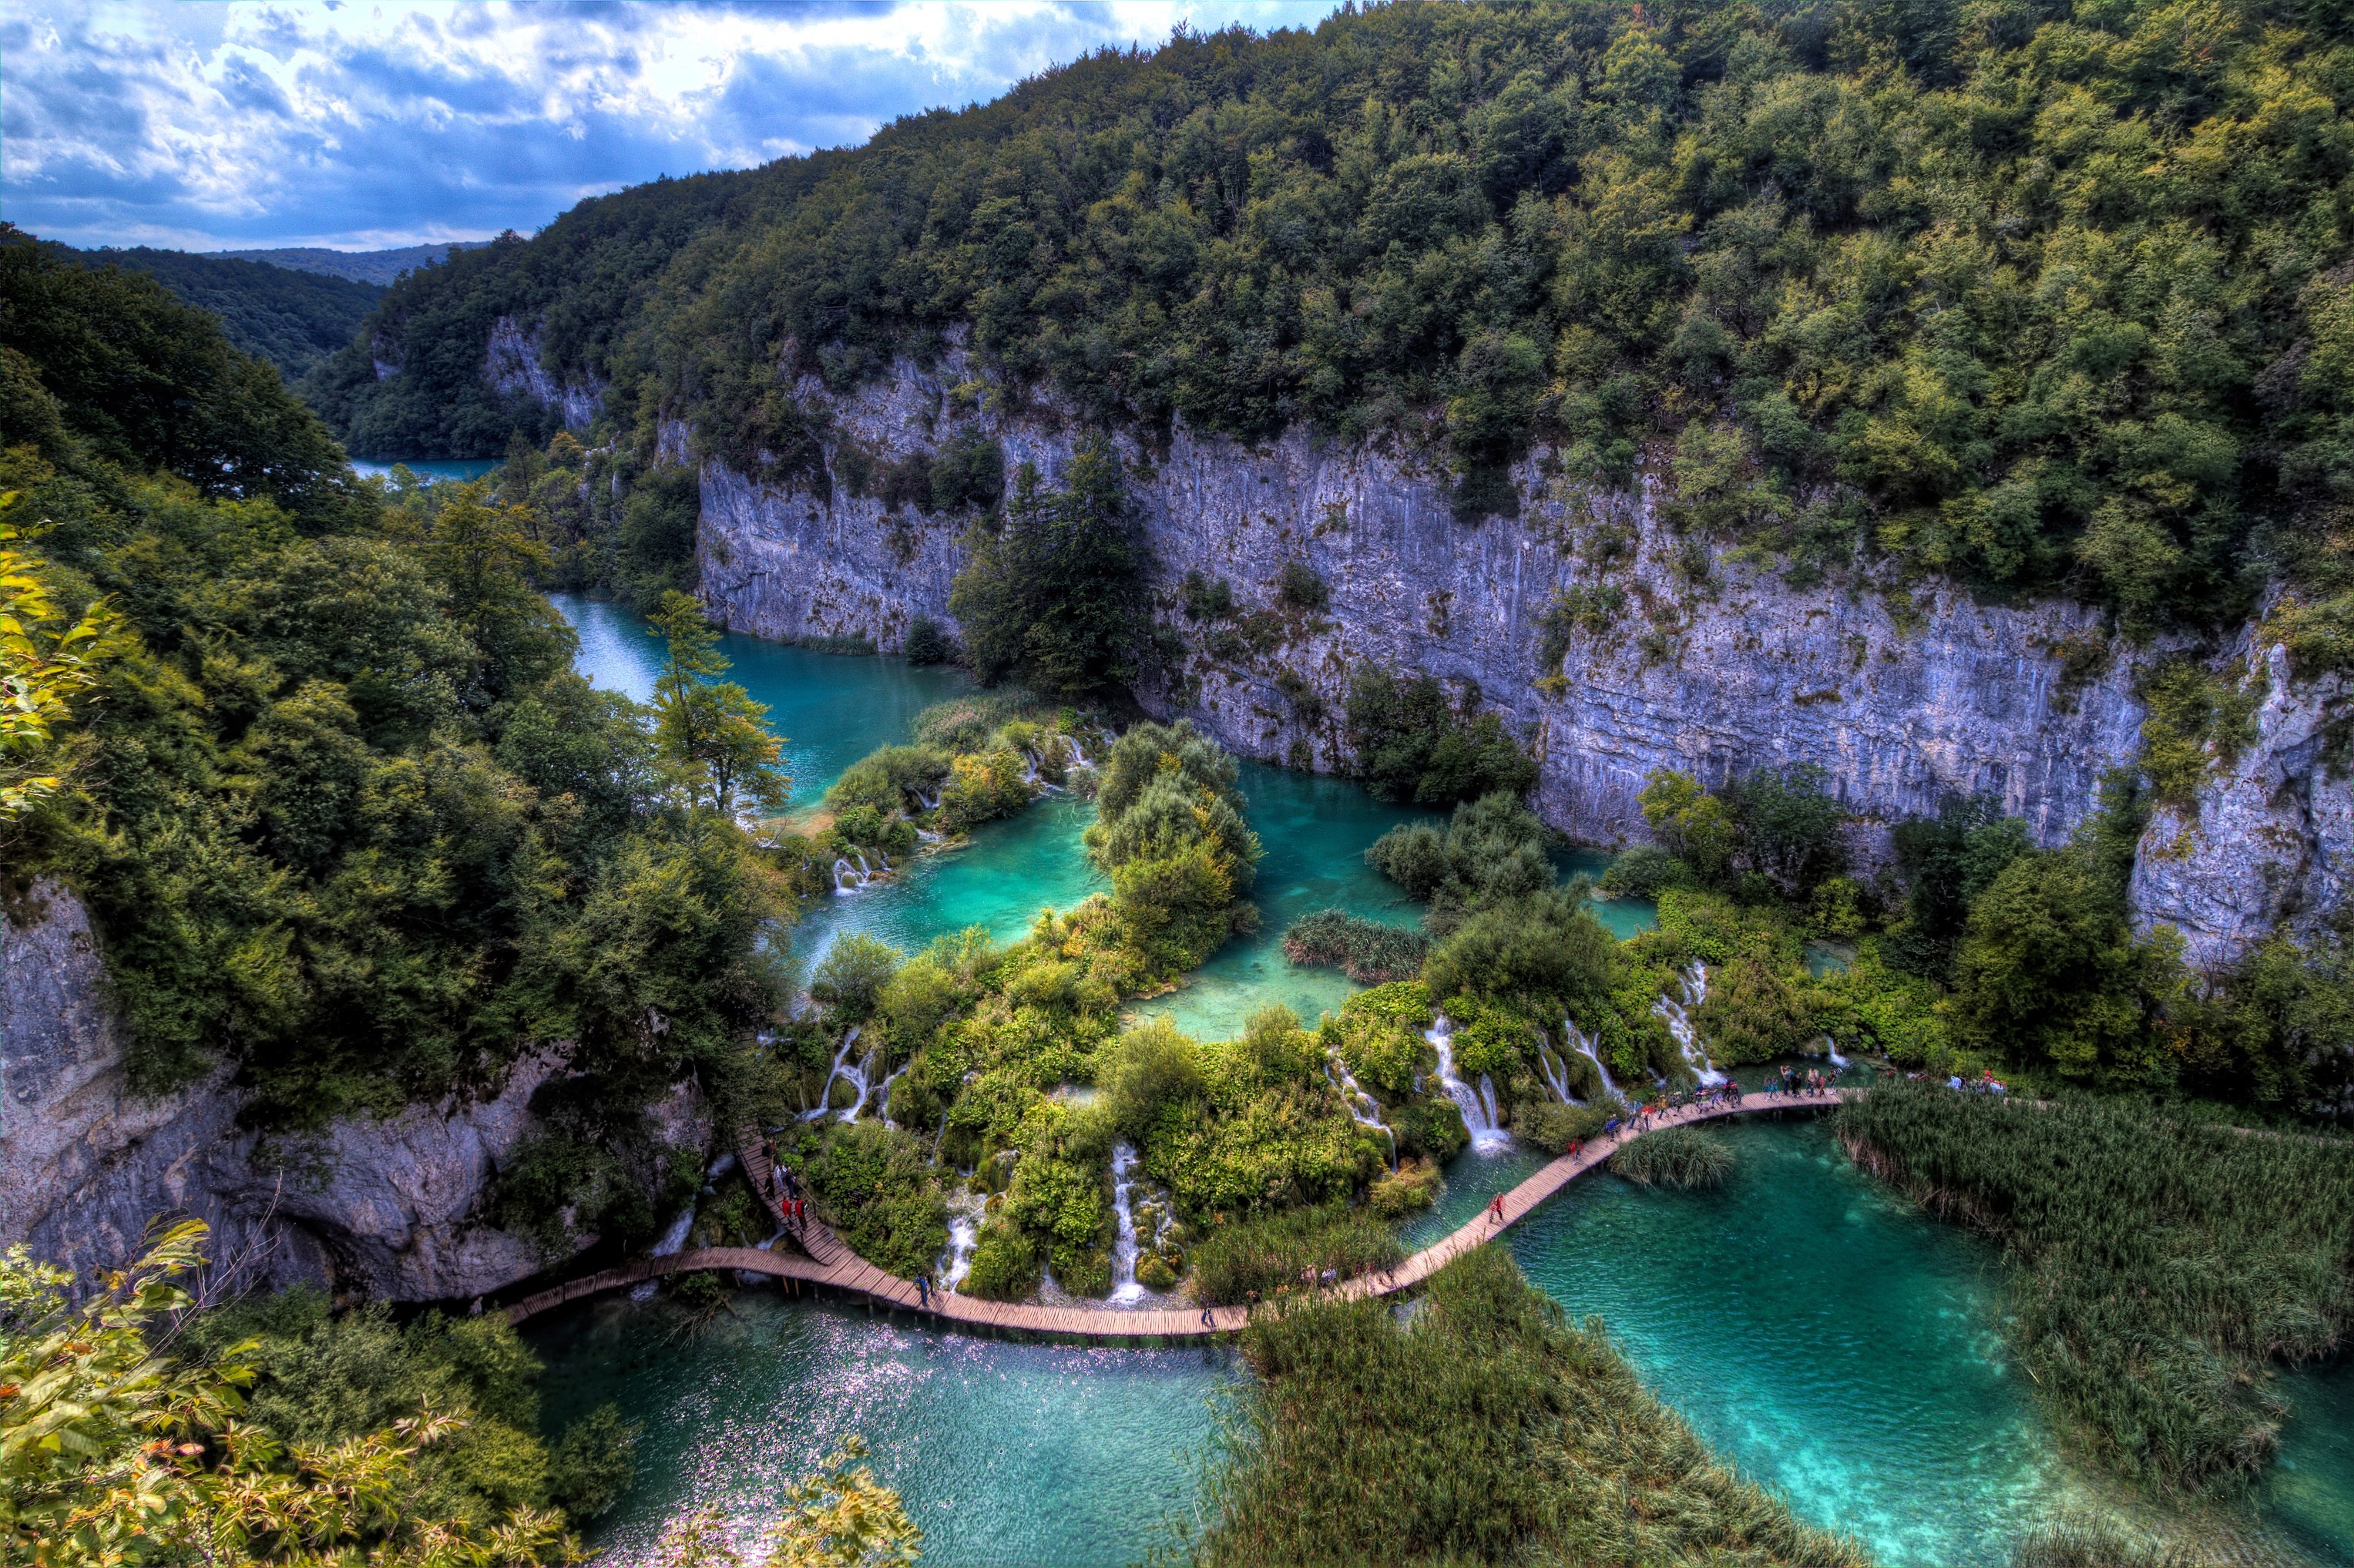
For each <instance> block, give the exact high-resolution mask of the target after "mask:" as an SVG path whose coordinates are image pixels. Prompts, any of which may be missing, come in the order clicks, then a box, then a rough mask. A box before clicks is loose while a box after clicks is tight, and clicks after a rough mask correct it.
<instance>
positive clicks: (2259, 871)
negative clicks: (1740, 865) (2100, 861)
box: [2133, 636, 2354, 968]
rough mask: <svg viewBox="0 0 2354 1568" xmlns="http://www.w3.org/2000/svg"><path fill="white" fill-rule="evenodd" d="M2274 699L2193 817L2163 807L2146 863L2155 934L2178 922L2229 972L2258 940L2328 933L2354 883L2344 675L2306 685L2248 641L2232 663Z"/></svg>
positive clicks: (2276, 652)
mask: <svg viewBox="0 0 2354 1568" xmlns="http://www.w3.org/2000/svg"><path fill="white" fill-rule="evenodd" d="M2231 665H2232V666H2233V667H2234V668H2233V673H2236V674H2239V675H2240V676H2241V677H2242V679H2243V681H2250V682H2255V683H2259V684H2260V685H2261V687H2262V689H2263V691H2264V701H2263V703H2262V705H2260V706H2259V707H2258V708H2257V709H2256V715H2255V738H2254V740H2253V743H2252V744H2250V745H2247V746H2245V747H2242V748H2241V749H2240V751H2239V754H2238V756H2237V758H2235V759H2234V760H2232V761H2231V762H2230V763H2229V764H2228V765H2226V766H2223V767H2221V768H2218V769H2217V771H2216V774H2215V776H2214V777H2213V778H2212V779H2211V781H2210V783H2209V785H2208V787H2207V788H2206V789H2203V790H2202V791H2200V796H2199V800H2198V801H2197V803H2196V809H2195V810H2190V811H2182V810H2173V809H2168V808H2161V809H2160V810H2158V812H2157V813H2156V814H2155V815H2154V817H2153V818H2152V820H2151V822H2150V825H2149V828H2148V830H2147V832H2144V833H2143V835H2142V841H2141V847H2140V852H2139V853H2138V854H2137V856H2136V857H2135V861H2134V876H2133V904H2134V911H2135V915H2136V917H2137V921H2138V922H2139V924H2140V925H2141V926H2142V927H2143V928H2144V929H2147V928H2149V927H2154V926H2159V925H2167V926H2172V927H2174V928H2175V929H2176V930H2178V931H2179V932H2180V933H2181V934H2182V940H2183V952H2184V957H2185V958H2187V959H2189V960H2190V962H2191V963H2193V964H2196V965H2199V966H2200V967H2202V968H2214V967H2217V966H2220V965H2223V964H2228V963H2229V962H2231V961H2232V959H2235V958H2236V957H2238V955H2239V953H2240V952H2241V950H2242V949H2243V948H2245V946H2246V945H2247V943H2248V941H2249V939H2250V938H2252V937H2253V936H2261V935H2263V934H2264V933H2265V932H2267V931H2270V930H2272V929H2274V927H2281V926H2285V927H2287V928H2288V929H2290V930H2291V931H2293V932H2296V933H2297V934H2298V935H2300V936H2306V937H2310V936H2313V935H2315V934H2317V933H2318V932H2319V931H2320V929H2321V928H2322V927H2324V926H2325V925H2326V924H2327V920H2328V917H2329V916H2330V914H2331V913H2332V912H2333V911H2334V910H2336V909H2337V908H2338V906H2339V905H2340V903H2341V902H2342V901H2343V900H2344V898H2345V897H2346V895H2347V893H2348V892H2349V884H2354V779H2349V778H2348V777H2347V772H2346V769H2345V767H2344V761H2345V759H2344V758H2342V757H2339V758H2333V757H2332V756H2331V755H2330V754H2331V752H2332V750H2333V746H2332V742H2333V740H2334V739H2336V740H2338V741H2339V743H2340V744H2341V745H2342V737H2338V736H2333V734H2332V729H2333V726H2334V725H2335V724H2337V723H2338V722H2340V721H2342V719H2343V716H2344V714H2345V706H2344V699H2345V696H2346V693H2345V690H2344V683H2343V681H2342V679H2341V678H2340V677H2338V676H2335V675H2331V676H2325V677H2323V678H2322V679H2321V680H2319V681H2316V682H2311V683H2304V684H2300V683H2297V682H2296V681H2294V680H2292V679H2291V678H2290V674H2289V663H2288V653H2287V651H2286V650H2285V649H2283V648H2280V647H2278V646H2276V645H2274V646H2265V645H2262V644H2259V643H2258V642H2257V641H2256V640H2255V639H2254V638H2253V636H2243V638H2242V639H2241V646H2240V648H2239V649H2238V650H2236V651H2235V657H2234V658H2233V659H2232V661H2231Z"/></svg>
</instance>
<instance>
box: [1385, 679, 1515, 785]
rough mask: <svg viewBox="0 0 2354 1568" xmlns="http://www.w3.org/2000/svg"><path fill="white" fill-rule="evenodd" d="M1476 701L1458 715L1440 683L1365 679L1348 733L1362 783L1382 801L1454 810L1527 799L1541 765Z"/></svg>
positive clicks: (1469, 700)
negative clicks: (1460, 804)
mask: <svg viewBox="0 0 2354 1568" xmlns="http://www.w3.org/2000/svg"><path fill="white" fill-rule="evenodd" d="M1478 709H1479V698H1478V695H1477V694H1470V695H1468V696H1467V697H1466V698H1465V700H1464V702H1463V704H1462V705H1461V706H1460V707H1459V708H1458V706H1456V705H1453V704H1451V703H1449V702H1448V701H1447V694H1446V691H1445V690H1444V688H1442V687H1441V686H1440V685H1439V683H1438V682H1437V679H1435V678H1434V677H1432V676H1428V675H1425V676H1422V677H1420V678H1419V679H1416V680H1411V681H1405V680H1400V679H1399V678H1398V677H1396V676H1395V675H1393V674H1391V673H1389V672H1387V671H1385V670H1380V669H1366V670H1362V671H1360V672H1358V673H1357V676H1356V679H1355V680H1354V681H1353V682H1352V683H1351V684H1350V687H1349V700H1348V708H1347V713H1346V718H1345V726H1344V727H1345V730H1346V733H1347V736H1348V741H1349V746H1350V749H1351V751H1352V756H1353V759H1354V768H1355V771H1356V775H1357V777H1358V778H1360V779H1363V780H1364V781H1365V787H1366V788H1367V789H1370V790H1371V791H1373V797H1374V798H1375V799H1376V800H1412V801H1416V802H1417V803H1418V804H1421V805H1426V806H1446V805H1451V804H1453V803H1454V802H1456V801H1458V800H1477V799H1479V797H1480V796H1482V795H1487V794H1491V793H1494V792H1497V791H1501V792H1502V793H1504V794H1507V795H1511V796H1520V795H1525V794H1526V793H1528V791H1529V790H1530V789H1531V788H1532V787H1533V786H1534V785H1535V783H1536V781H1537V767H1536V764H1535V763H1534V762H1532V761H1531V760H1530V759H1529V758H1528V757H1527V755H1526V754H1525V753H1523V752H1522V750H1521V748H1520V747H1518V746H1517V745H1515V744H1514V743H1513V742H1512V740H1511V736H1507V735H1506V734H1505V733H1504V727H1503V725H1502V723H1501V721H1500V720H1499V719H1498V718H1497V717H1496V715H1494V714H1488V713H1480V712H1479V711H1478Z"/></svg>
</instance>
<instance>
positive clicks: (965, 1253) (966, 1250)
mask: <svg viewBox="0 0 2354 1568" xmlns="http://www.w3.org/2000/svg"><path fill="white" fill-rule="evenodd" d="M988 1204H989V1200H988V1199H986V1198H983V1197H982V1196H981V1195H980V1194H979V1193H977V1192H959V1193H958V1194H957V1195H956V1196H954V1197H952V1198H950V1199H949V1245H948V1249H947V1250H946V1251H944V1252H942V1253H941V1254H940V1256H939V1262H938V1264H937V1265H935V1266H936V1267H937V1268H938V1271H939V1277H940V1288H941V1289H942V1290H945V1291H948V1292H949V1293H950V1294H954V1293H955V1290H956V1287H958V1286H960V1285H961V1284H963V1283H964V1277H965V1276H966V1275H968V1274H970V1273H971V1272H972V1249H973V1248H974V1246H975V1245H978V1244H979V1243H980V1241H981V1219H982V1218H983V1216H984V1214H985V1213H986V1212H987V1209H988Z"/></svg>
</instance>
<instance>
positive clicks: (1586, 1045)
mask: <svg viewBox="0 0 2354 1568" xmlns="http://www.w3.org/2000/svg"><path fill="white" fill-rule="evenodd" d="M1561 1024H1562V1027H1563V1028H1564V1029H1566V1030H1568V1031H1569V1037H1570V1039H1571V1041H1572V1042H1573V1043H1575V1044H1576V1046H1577V1049H1578V1051H1579V1052H1580V1053H1581V1054H1583V1055H1584V1056H1585V1059H1586V1060H1587V1061H1589V1062H1591V1063H1593V1064H1594V1070H1595V1071H1596V1073H1599V1074H1601V1075H1602V1093H1603V1096H1604V1097H1606V1098H1608V1099H1617V1097H1618V1086H1617V1085H1616V1084H1614V1083H1612V1082H1611V1081H1610V1069H1609V1068H1607V1067H1606V1066H1604V1065H1602V1058H1601V1057H1600V1056H1598V1055H1596V1054H1595V1050H1594V1036H1592V1035H1591V1034H1586V1033H1581V1032H1580V1031H1579V1029H1578V1027H1577V1025H1576V1024H1575V1023H1572V1022H1570V1021H1569V1020H1568V1019H1566V1018H1564V1019H1563V1020H1562V1021H1561Z"/></svg>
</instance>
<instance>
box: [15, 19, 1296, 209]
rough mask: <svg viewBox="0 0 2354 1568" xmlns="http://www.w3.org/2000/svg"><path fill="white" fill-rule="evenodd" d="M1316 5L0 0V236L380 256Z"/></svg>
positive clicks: (742, 164) (1259, 24) (845, 139)
mask: <svg viewBox="0 0 2354 1568" xmlns="http://www.w3.org/2000/svg"><path fill="white" fill-rule="evenodd" d="M1332 9H1333V5H1332V4H1331V3H1328V0H1293V3H1286V0H1105V3H1102V4H1072V3H1056V0H981V3H972V0H938V3H916V4H904V5H892V4H854V3H846V0H807V3H803V4H767V5H752V4H737V5H726V4H711V5H705V4H675V5H672V4H656V3H643V4H599V5H586V4H552V3H535V0H525V3H487V0H468V3H463V4H454V3H450V0H442V3H438V4H370V3H368V0H359V3H357V4H351V3H343V0H322V3H319V4H311V5H282V4H277V5H273V4H265V3H249V0H233V3H219V0H215V3H207V4H190V3H174V4H143V5H121V4H111V3H104V0H84V3H82V4H70V3H68V4H52V3H48V0H0V217H5V218H6V219H7V220H8V221H10V222H13V223H15V224H16V225H17V226H18V227H19V228H25V229H27V230H29V231H31V232H32V233H35V234H37V235H39V236H41V237H42V238H49V239H62V240H64V241H66V242H67V243H69V244H72V245H80V246H97V245H155V246H164V247H170V248H176V249H190V250H221V249H253V248H260V247H275V246H292V245H324V246H332V247H334V248H336V249H354V250H356V249H379V248H384V247H389V246H398V245H414V244H419V243H421V242H427V241H440V240H450V239H484V238H490V237H491V236H493V235H495V234H497V233H499V232H500V231H501V230H503V229H507V228H514V229H516V230H518V231H520V232H522V233H525V234H529V233H531V232H533V231H534V230H535V229H537V228H541V227H543V226H545V225H546V223H548V222H549V221H550V220H551V219H553V218H554V217H556V216H557V214H558V213H559V212H562V211H563V210H564V209H566V208H567V207H571V206H572V205H574V204H575V203H576V202H578V201H580V200H581V199H582V198H584V197H587V196H596V195H599V194H600V193H603V192H606V191H610V190H616V189H619V188H620V187H621V186H623V185H636V184H639V183H641V182H642V181H645V180H650V179H652V178H653V177H655V176H656V175H665V174H667V175H689V174H696V173H699V172H702V171H704V170H706V169H722V168H747V167H750V166H752V165H754V164H763V163H767V162H769V160H771V159H774V158H778V157H781V156H785V155H787V154H794V153H806V152H810V151H812V150H814V149H817V148H822V147H839V146H848V145H854V144H856V143H860V142H863V141H864V140H865V139H866V137H867V135H868V134H869V133H870V132H873V131H874V130H875V127H877V126H878V125H881V124H884V123H885V122H888V121H891V120H893V119H896V118H897V117H898V116H900V115H902V114H907V113H911V112H914V111H918V110H923V109H928V108H932V107H935V106H945V107H949V108H961V107H963V106H964V105H965V104H968V103H971V102H977V101H987V100H989V99H991V98H994V97H996V96H997V95H998V94H999V93H1001V92H1003V91H1004V90H1006V89H1007V88H1009V87H1011V86H1013V84H1014V83H1016V82H1018V81H1020V80H1022V79H1024V78H1026V77H1029V76H1033V75H1035V74H1036V73H1037V72H1039V71H1041V70H1043V69H1045V68H1047V67H1049V66H1052V65H1055V64H1057V63H1060V62H1062V61H1066V60H1069V59H1072V58H1076V56H1078V55H1081V54H1084V53H1087V52H1088V51H1090V50H1093V49H1096V48H1101V47H1104V46H1106V45H1110V46H1115V47H1121V48H1125V47H1128V46H1129V45H1132V44H1142V45H1144V46H1145V47H1148V48H1150V47H1151V46H1153V45H1156V44H1159V43H1160V42H1161V41H1163V40H1164V39H1166V38H1167V37H1168V36H1169V34H1170V32H1171V30H1172V28H1173V27H1175V26H1179V25H1180V24H1184V25H1187V26H1193V27H1194V28H1195V29H1197V30H1202V31H1207V30H1210V29H1213V28H1215V27H1218V26H1225V25H1226V24H1227V23H1229V22H1240V23H1243V24H1244V25H1246V26H1252V27H1256V28H1259V29H1262V30H1264V29H1267V28H1271V27H1278V26H1303V25H1312V24H1313V23H1314V22H1315V21H1316V20H1318V19H1319V18H1320V17H1321V16H1325V15H1327V14H1328V13H1329V12H1331V10H1332Z"/></svg>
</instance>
